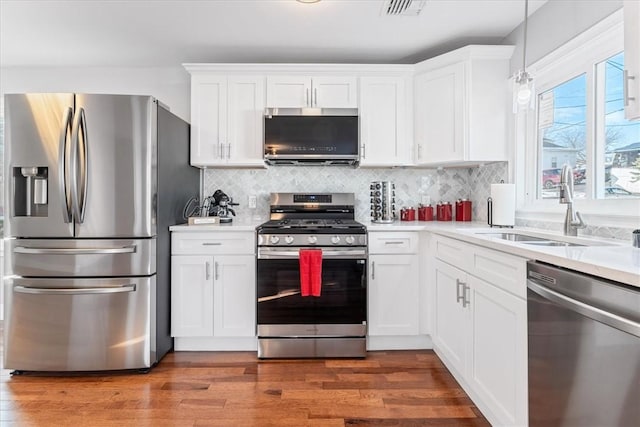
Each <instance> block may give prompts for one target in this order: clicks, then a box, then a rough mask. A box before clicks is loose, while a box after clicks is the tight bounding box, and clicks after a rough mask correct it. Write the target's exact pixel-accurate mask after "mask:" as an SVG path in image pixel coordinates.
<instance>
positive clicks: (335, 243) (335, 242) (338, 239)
mask: <svg viewBox="0 0 640 427" xmlns="http://www.w3.org/2000/svg"><path fill="white" fill-rule="evenodd" d="M339 242H340V236H333V237H332V238H331V243H333V244H334V245H337V244H338V243H339Z"/></svg>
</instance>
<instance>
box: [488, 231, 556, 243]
mask: <svg viewBox="0 0 640 427" xmlns="http://www.w3.org/2000/svg"><path fill="white" fill-rule="evenodd" d="M478 234H482V235H483V236H487V237H496V238H498V239H502V240H510V241H512V242H546V241H548V240H549V239H545V238H541V237H534V236H527V235H526V234H520V233H478Z"/></svg>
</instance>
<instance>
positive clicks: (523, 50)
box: [522, 0, 529, 72]
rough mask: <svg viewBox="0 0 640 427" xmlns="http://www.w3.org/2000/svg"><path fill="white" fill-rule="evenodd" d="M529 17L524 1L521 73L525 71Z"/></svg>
mask: <svg viewBox="0 0 640 427" xmlns="http://www.w3.org/2000/svg"><path fill="white" fill-rule="evenodd" d="M528 16H529V0H524V43H523V45H522V71H523V72H524V71H525V70H526V69H527V64H526V60H527V20H528Z"/></svg>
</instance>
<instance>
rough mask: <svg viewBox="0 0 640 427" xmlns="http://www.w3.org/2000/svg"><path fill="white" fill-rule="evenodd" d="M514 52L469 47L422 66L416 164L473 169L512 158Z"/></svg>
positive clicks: (417, 97)
mask: <svg viewBox="0 0 640 427" xmlns="http://www.w3.org/2000/svg"><path fill="white" fill-rule="evenodd" d="M512 52H513V47H512V46H467V47H464V48H461V49H457V50H455V51H453V52H449V53H446V54H444V55H440V56H438V57H435V58H432V59H428V60H426V61H423V62H421V63H419V64H417V65H416V75H415V78H414V135H415V138H414V141H415V142H414V156H415V157H414V159H415V163H416V164H418V165H434V166H435V165H443V166H446V165H452V166H453V165H465V164H468V165H472V164H477V163H482V162H486V161H504V160H507V159H508V148H507V117H508V114H509V112H508V111H507V110H508V108H507V107H508V105H509V99H510V98H509V84H508V78H509V59H510V58H511V54H512Z"/></svg>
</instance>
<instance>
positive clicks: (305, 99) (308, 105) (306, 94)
mask: <svg viewBox="0 0 640 427" xmlns="http://www.w3.org/2000/svg"><path fill="white" fill-rule="evenodd" d="M304 104H305V105H306V106H307V107H310V106H311V105H310V104H309V88H307V89H305V95H304Z"/></svg>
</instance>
